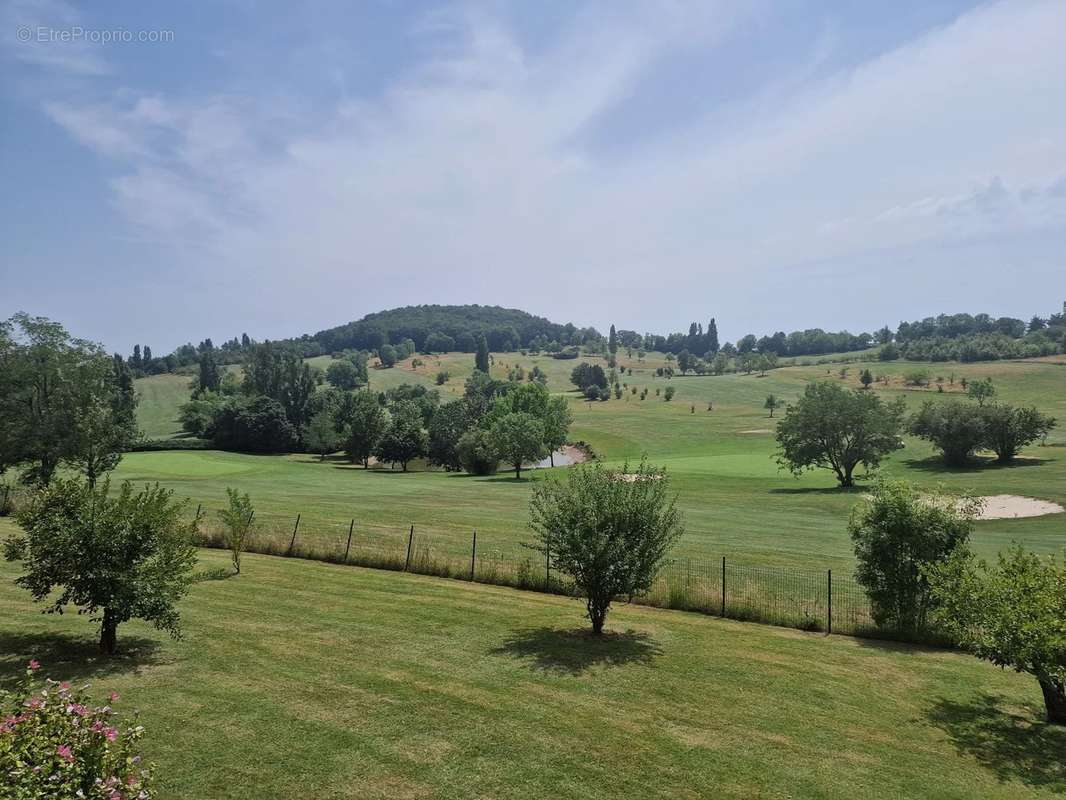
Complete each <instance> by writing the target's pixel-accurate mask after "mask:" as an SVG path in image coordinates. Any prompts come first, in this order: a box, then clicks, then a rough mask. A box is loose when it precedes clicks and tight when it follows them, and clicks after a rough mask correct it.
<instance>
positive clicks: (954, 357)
mask: <svg viewBox="0 0 1066 800" xmlns="http://www.w3.org/2000/svg"><path fill="white" fill-rule="evenodd" d="M1064 351H1066V314H1052V315H1050V316H1049V317H1040V316H1034V317H1033V318H1032V319H1031V320H1029V323H1028V324H1026V323H1025V322H1023V321H1022V320H1020V319H1015V318H1013V317H999V318H998V319H993V318H992V317H991V316H990V315H988V314H976V315H973V316H971V315H970V314H950V315H948V314H941V315H940V316H937V317H927V318H926V319H924V320H921V321H918V322H901V323H900V325H899V328H898V329H897V331H896V336H895V341H894V342H892V343H890V344H888V345H887V346H886V347H885V348H883V350H882V353H881V357H882V359H883V360H892V359H893V358H904V359H908V360H910V361H966V362H973V361H997V360H1000V359H1006V358H1036V357H1038V356H1049V355H1054V354H1056V353H1061V352H1064Z"/></svg>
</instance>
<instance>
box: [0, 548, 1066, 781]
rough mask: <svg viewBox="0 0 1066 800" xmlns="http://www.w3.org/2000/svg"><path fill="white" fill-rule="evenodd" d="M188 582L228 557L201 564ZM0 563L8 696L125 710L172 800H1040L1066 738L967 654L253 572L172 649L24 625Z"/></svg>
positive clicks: (635, 610) (144, 631)
mask: <svg viewBox="0 0 1066 800" xmlns="http://www.w3.org/2000/svg"><path fill="white" fill-rule="evenodd" d="M202 560H203V565H204V566H205V567H213V566H222V565H224V564H225V563H226V558H225V556H224V554H222V553H216V552H204V553H203V554H202ZM15 574H16V572H15V567H14V565H12V564H9V563H4V562H0V679H2V680H5V681H10V679H11V677H12V676H13V675H15V674H16V673H18V672H19V671H20V670H21V669H22V666H23V665H24V663H25V662H26V661H27V660H28V659H29V658H30V657H34V656H35V657H37V658H40V659H41V660H42V661H43V662H44V664H45V667H46V671H47V672H48V673H50V674H51V675H53V676H55V677H64V678H70V679H76V680H82V679H91V680H92V681H93V682H94V688H95V691H96V692H97V693H100V694H102V693H104V692H107V691H112V690H114V691H118V692H120V693H121V694H122V700H121V703H120V706H119V707H120V709H121V710H123V711H129V710H131V709H133V708H140V709H141V710H142V722H143V724H144V725H146V726H147V728H148V730H149V736H148V739H147V754H148V755H149V757H150V758H151V759H152V760H153V761H155V762H156V763H157V764H158V766H159V774H160V776H161V777H162V778H163V781H164V785H165V791H164V792H163V797H166V798H193V797H196V798H221V797H226V798H250V799H251V798H256V799H257V800H258V798H289V797H292V798H297V797H299V798H308V797H313V798H457V799H458V798H471V797H484V798H490V797H493V798H495V797H508V798H531V799H532V798H537V799H538V800H539V798H545V797H560V798H582V799H583V800H592V799H593V798H605V799H607V798H617V797H659V798H677V797H692V798H694V797H715V798H720V797H729V798H751V797H771V798H787V797H790V798H815V797H817V798H823V797H825V798H855V797H864V798H882V797H883V798H899V797H930V798H933V797H935V798H960V799H961V798H967V799H968V798H973V797H988V798H1037V797H1052V796H1055V795H1056V793H1061V792H1063V791H1066V764H1064V758H1066V729H1061V728H1060V729H1054V728H1050V727H1047V726H1045V725H1044V723H1043V722H1042V704H1041V701H1040V694H1039V690H1038V688H1037V685H1036V682H1035V681H1033V680H1032V679H1030V678H1028V677H1026V676H1022V675H1017V674H1014V673H1010V672H1002V671H1000V670H997V669H995V668H993V667H991V666H989V665H987V664H984V663H981V662H979V661H977V660H975V659H972V658H970V657H967V656H963V655H960V654H954V653H948V652H942V651H935V650H925V649H919V648H907V647H901V646H896V645H888V644H883V643H875V642H867V641H861V640H856V639H849V638H845V637H828V638H826V637H824V636H821V635H815V634H804V633H799V632H796V631H789V630H783V629H778V628H770V627H764V626H758V625H750V624H743V623H734V622H728V621H722V620H718V619H713V618H709V617H704V616H700V615H696V614H686V613H681V612H670V611H658V610H655V609H648V608H642V607H634V606H628V607H627V606H618V607H617V608H616V610H615V611H614V612H613V613H612V615H611V617H610V618H609V620H608V629H609V631H610V635H609V636H606V637H605V638H604V639H603V641H590V640H589V639H588V638H587V636H586V635H585V634H584V633H583V630H584V628H583V620H582V610H583V609H582V606H581V604H580V603H579V602H578V601H574V600H568V599H564V598H559V597H551V596H543V595H539V594H535V593H524V592H518V591H513V590H509V589H503V588H499V587H489V586H483V585H477V584H466V583H462V582H457V581H445V580H439V579H433V578H425V577H418V576H409V575H403V574H399V573H389V572H377V571H372V570H363V569H357V568H352V567H338V566H331V565H327V564H319V563H314V562H305V561H297V560H286V559H275V558H269V557H262V556H247V557H246V559H245V566H244V573H243V574H242V575H241V576H240V577H237V578H229V579H226V580H216V581H206V582H202V583H198V584H196V585H195V586H194V587H193V589H192V592H191V594H190V596H189V597H188V598H187V599H186V600H185V601H184V603H183V605H182V613H183V620H184V629H185V634H186V636H185V639H184V640H182V641H180V642H171V641H170V640H169V639H166V638H165V637H163V636H160V635H158V634H156V633H155V632H153V631H151V630H150V629H149V628H147V627H145V626H143V625H141V624H139V623H130V624H127V625H124V626H123V627H122V628H121V629H120V632H119V636H120V646H125V647H126V648H132V649H131V650H128V651H127V653H126V655H124V656H120V657H118V658H116V659H115V660H112V661H102V660H99V659H98V658H97V657H96V656H95V653H94V648H93V646H92V639H91V637H92V627H93V626H92V625H91V624H90V623H89V622H87V621H86V620H85V618H84V617H78V616H76V615H74V614H68V615H65V616H62V617H56V616H42V615H40V614H39V613H37V609H36V608H35V607H34V606H33V604H32V603H31V602H30V601H29V595H28V594H27V593H26V592H24V591H22V590H19V589H16V588H15V587H14V586H13V585H12V582H11V578H12V577H13V576H14V575H15Z"/></svg>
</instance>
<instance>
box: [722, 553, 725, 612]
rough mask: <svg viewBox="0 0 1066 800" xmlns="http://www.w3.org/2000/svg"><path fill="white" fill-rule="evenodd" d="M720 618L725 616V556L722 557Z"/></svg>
mask: <svg viewBox="0 0 1066 800" xmlns="http://www.w3.org/2000/svg"><path fill="white" fill-rule="evenodd" d="M722 616H723V617H724V616H725V556H722Z"/></svg>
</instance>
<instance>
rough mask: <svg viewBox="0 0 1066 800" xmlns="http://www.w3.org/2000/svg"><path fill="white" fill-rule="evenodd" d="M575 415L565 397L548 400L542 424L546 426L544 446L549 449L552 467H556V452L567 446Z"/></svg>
mask: <svg viewBox="0 0 1066 800" xmlns="http://www.w3.org/2000/svg"><path fill="white" fill-rule="evenodd" d="M573 421H574V415H573V413H572V412H571V411H570V404H569V403H568V402H567V400H566V398H565V397H553V398H551V399H550V400H548V408H547V410H546V413H545V415H544V418H543V419H542V420H541V422H542V423H543V424H544V445H545V447H547V448H548V456H549V458H550V459H551V465H552V466H553V467H554V466H555V451H556V450H558V449H559V448H560V447H562V446H563V445H564V444H566V439H567V436H568V434H569V432H570V423H572V422H573Z"/></svg>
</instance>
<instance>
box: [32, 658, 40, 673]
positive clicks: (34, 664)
mask: <svg viewBox="0 0 1066 800" xmlns="http://www.w3.org/2000/svg"><path fill="white" fill-rule="evenodd" d="M40 668H41V662H40V661H38V660H37V659H36V658H31V659H30V671H31V672H36V671H37V670H39V669H40Z"/></svg>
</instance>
